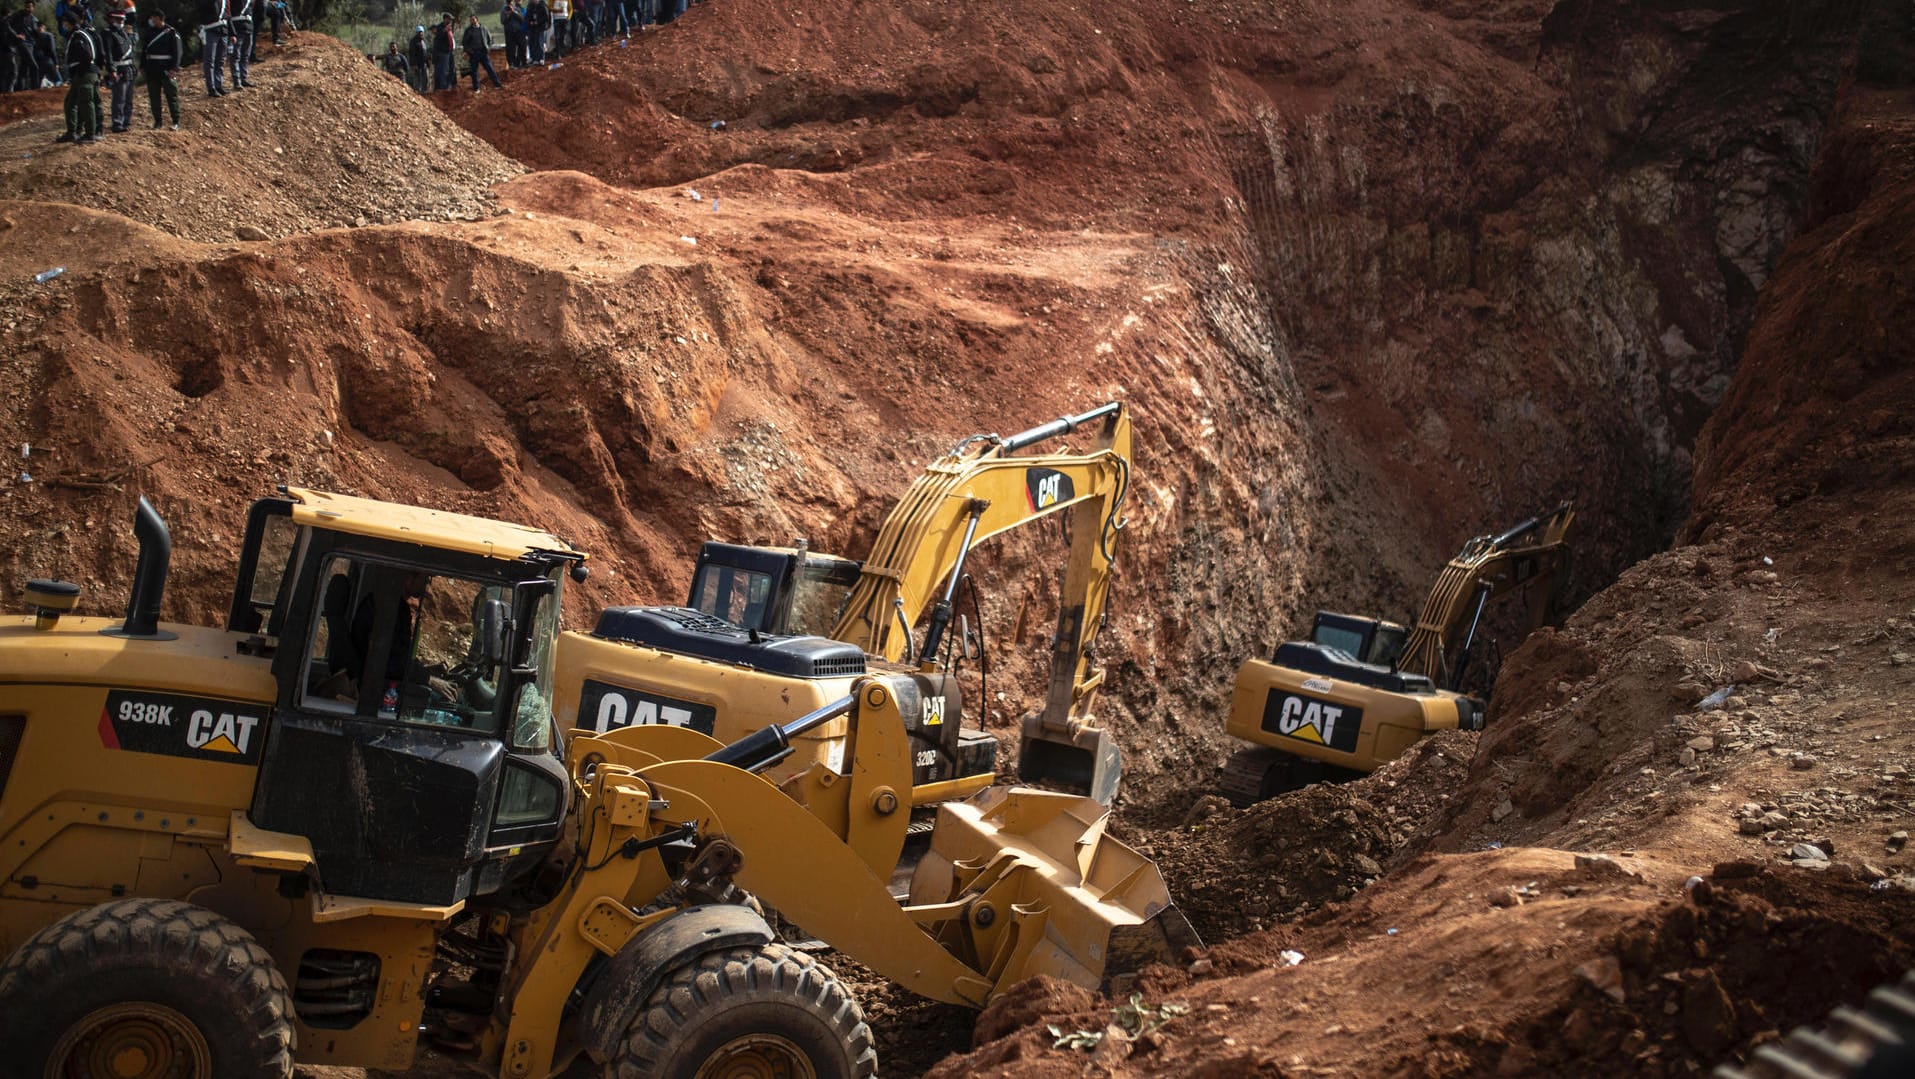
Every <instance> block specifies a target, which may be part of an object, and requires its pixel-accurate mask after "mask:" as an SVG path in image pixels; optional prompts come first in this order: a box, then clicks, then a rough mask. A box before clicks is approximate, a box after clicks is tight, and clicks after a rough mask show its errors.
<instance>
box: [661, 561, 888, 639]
mask: <svg viewBox="0 0 1915 1079" xmlns="http://www.w3.org/2000/svg"><path fill="white" fill-rule="evenodd" d="M863 568H864V564H863V563H861V562H855V561H853V560H851V559H849V558H839V557H838V556H836V555H828V554H819V553H817V552H815V551H811V550H809V549H807V547H806V546H805V541H804V540H799V541H798V544H797V546H795V547H747V546H743V545H740V544H736V543H707V544H705V545H704V546H703V547H700V548H699V549H698V566H697V568H696V569H694V570H693V571H692V588H691V595H690V597H688V598H687V599H686V600H685V606H687V607H690V608H692V609H693V610H697V611H703V612H704V613H705V614H708V615H711V616H712V617H713V618H720V619H723V620H725V621H727V622H730V623H731V624H732V625H734V626H737V627H738V628H740V629H743V630H747V631H752V630H756V631H757V632H759V633H768V634H778V635H791V636H828V635H829V634H830V632H831V628H832V626H834V625H836V624H837V621H838V613H839V612H840V611H841V610H843V609H844V602H845V597H846V596H848V595H850V593H851V586H852V585H855V584H857V583H858V574H859V571H860V570H862V569H863Z"/></svg>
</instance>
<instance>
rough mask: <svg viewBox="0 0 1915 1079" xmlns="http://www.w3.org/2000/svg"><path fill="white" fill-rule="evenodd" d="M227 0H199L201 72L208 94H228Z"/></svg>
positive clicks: (214, 95) (210, 95)
mask: <svg viewBox="0 0 1915 1079" xmlns="http://www.w3.org/2000/svg"><path fill="white" fill-rule="evenodd" d="M226 15H227V8H226V0H199V32H200V50H199V66H200V73H201V74H203V75H205V76H206V96H207V97H224V96H226Z"/></svg>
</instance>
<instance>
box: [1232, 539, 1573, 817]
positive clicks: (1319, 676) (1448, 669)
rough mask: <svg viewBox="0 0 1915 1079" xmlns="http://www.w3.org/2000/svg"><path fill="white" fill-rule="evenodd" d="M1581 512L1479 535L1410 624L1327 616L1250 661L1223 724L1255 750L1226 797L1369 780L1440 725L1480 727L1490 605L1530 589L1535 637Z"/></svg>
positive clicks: (1241, 801) (1237, 800)
mask: <svg viewBox="0 0 1915 1079" xmlns="http://www.w3.org/2000/svg"><path fill="white" fill-rule="evenodd" d="M1574 519H1575V510H1574V509H1573V508H1572V507H1571V506H1570V504H1569V503H1564V504H1563V505H1561V506H1558V507H1557V508H1556V509H1554V510H1552V511H1550V512H1549V513H1547V514H1542V515H1540V516H1537V517H1532V518H1529V519H1528V520H1525V521H1523V522H1521V523H1519V524H1517V525H1516V526H1515V527H1513V528H1510V529H1508V530H1507V531H1505V532H1503V533H1501V534H1499V535H1488V536H1479V537H1476V538H1474V539H1472V540H1470V541H1469V542H1468V543H1466V544H1464V545H1463V549H1462V551H1461V552H1460V553H1458V554H1457V556H1456V557H1455V558H1452V559H1451V560H1450V561H1449V563H1448V564H1447V565H1445V566H1444V567H1443V571H1442V573H1440V574H1439V575H1438V577H1437V580H1436V583H1435V585H1434V586H1433V587H1432V588H1431V589H1430V594H1429V597H1428V598H1427V599H1426V600H1425V601H1424V604H1423V609H1422V611H1421V612H1420V613H1419V614H1418V615H1417V618H1416V622H1415V624H1414V625H1413V626H1411V627H1408V628H1405V627H1404V626H1402V625H1399V624H1397V623H1395V622H1388V621H1384V620H1381V619H1376V618H1366V617H1362V616H1359V615H1349V614H1338V613H1335V612H1331V611H1318V612H1317V615H1316V619H1315V621H1314V623H1313V624H1312V626H1311V634H1310V637H1311V639H1310V640H1308V641H1291V642H1288V643H1286V644H1282V645H1279V646H1278V647H1277V650H1276V653H1275V655H1273V656H1272V657H1271V658H1270V659H1269V660H1262V659H1252V660H1249V661H1247V662H1245V663H1244V665H1243V666H1242V667H1241V668H1239V669H1238V671H1237V678H1236V685H1235V688H1234V690H1233V692H1232V694H1231V701H1230V716H1229V719H1228V720H1227V722H1226V724H1225V731H1226V733H1228V734H1230V735H1231V736H1232V737H1234V738H1237V739H1239V740H1241V741H1245V742H1249V743H1251V747H1250V748H1245V749H1240V750H1238V751H1237V752H1235V753H1233V754H1232V755H1231V756H1230V758H1229V759H1228V760H1227V761H1226V762H1225V764H1224V770H1223V776H1222V779H1221V788H1222V793H1223V794H1224V795H1225V796H1226V797H1228V798H1229V799H1230V800H1231V801H1232V802H1233V803H1234V804H1236V805H1238V806H1246V805H1249V804H1251V803H1252V802H1256V801H1258V800H1260V799H1263V798H1268V797H1270V796H1271V795H1273V794H1277V793H1280V792H1282V791H1285V790H1292V789H1295V788H1297V787H1301V786H1305V785H1307V784H1309V783H1313V782H1316V781H1318V780H1339V779H1351V778H1355V777H1357V776H1362V775H1367V774H1369V773H1370V772H1373V771H1375V770H1376V769H1377V768H1379V767H1381V766H1382V765H1383V764H1385V763H1387V762H1389V761H1392V760H1395V759H1396V758H1397V757H1399V756H1401V755H1402V754H1403V752H1404V751H1405V750H1407V749H1409V747H1410V746H1411V745H1413V744H1415V743H1416V741H1417V740H1418V739H1420V738H1423V737H1425V736H1426V735H1429V734H1433V733H1435V732H1437V731H1442V730H1452V729H1459V728H1460V729H1462V730H1481V729H1482V727H1483V723H1484V719H1485V708H1484V703H1483V696H1487V690H1488V684H1489V682H1490V681H1491V680H1493V678H1494V672H1493V667H1494V656H1495V655H1496V652H1495V649H1494V646H1493V643H1492V644H1491V645H1490V646H1489V647H1487V648H1486V647H1485V646H1484V645H1483V643H1482V639H1481V637H1482V629H1483V615H1484V610H1485V608H1486V607H1487V605H1488V604H1489V602H1490V601H1491V600H1493V599H1499V598H1502V597H1505V596H1509V595H1518V594H1520V595H1523V596H1524V597H1525V598H1526V600H1527V602H1526V604H1525V613H1526V615H1527V616H1528V626H1527V628H1526V629H1525V632H1528V631H1529V630H1533V629H1535V628H1536V627H1537V626H1539V625H1541V624H1543V622H1544V621H1545V620H1547V619H1548V618H1549V617H1550V616H1551V615H1552V614H1553V608H1554V605H1555V604H1556V602H1557V601H1558V600H1559V599H1560V596H1561V592H1562V590H1563V586H1564V585H1565V583H1566V580H1567V577H1568V572H1569V546H1568V542H1567V536H1568V532H1569V527H1570V525H1571V523H1572V522H1573V521H1574ZM1485 668H1488V673H1487V674H1485V673H1481V672H1482V671H1483V670H1484V669H1485ZM1472 676H1473V677H1472ZM1465 685H1471V686H1472V688H1475V687H1476V686H1480V687H1481V688H1480V693H1481V695H1480V696H1479V695H1471V694H1466V693H1462V692H1458V690H1459V689H1461V688H1463V687H1464V686H1465Z"/></svg>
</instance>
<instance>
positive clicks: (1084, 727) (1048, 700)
mask: <svg viewBox="0 0 1915 1079" xmlns="http://www.w3.org/2000/svg"><path fill="white" fill-rule="evenodd" d="M1100 421H1101V423H1100ZM1093 423H1099V424H1100V426H1099V427H1098V433H1097V437H1096V440H1095V442H1094V444H1093V445H1092V447H1091V449H1090V450H1089V451H1088V452H1085V453H1053V454H1039V455H1032V456H1026V457H1013V456H1009V455H1010V454H1012V453H1015V452H1016V451H1018V450H1020V449H1024V448H1025V447H1028V446H1032V445H1035V444H1037V443H1039V442H1043V441H1045V440H1047V439H1051V438H1055V437H1057V436H1058V435H1061V434H1065V433H1067V432H1069V431H1073V430H1076V429H1078V428H1080V427H1084V426H1087V425H1090V424H1093ZM1130 439H1131V436H1130V416H1129V413H1128V412H1127V411H1126V410H1125V408H1124V405H1123V404H1122V403H1121V402H1117V401H1113V402H1110V403H1109V404H1105V405H1102V406H1100V407H1098V408H1095V409H1092V410H1090V411H1088V412H1085V413H1082V414H1080V415H1076V416H1064V417H1061V418H1059V419H1056V420H1053V421H1051V422H1049V423H1046V424H1043V425H1041V426H1038V427H1033V428H1031V429H1030V430H1028V431H1024V432H1021V433H1019V434H1015V435H1011V436H1009V437H999V436H997V435H973V436H972V437H970V438H967V439H965V440H964V441H962V442H959V443H958V444H957V445H956V446H955V447H953V448H952V450H951V452H950V453H948V454H946V455H945V456H944V457H942V458H940V459H939V460H937V461H934V462H932V464H931V465H930V466H929V467H928V468H926V469H925V470H924V473H923V475H921V476H919V477H918V479H917V480H916V482H914V483H913V484H912V485H911V489H910V490H909V491H907V492H906V493H905V496H904V497H903V498H901V499H899V500H898V504H897V506H896V507H895V508H894V509H893V510H892V511H891V514H890V516H889V517H887V518H885V521H884V524H883V525H882V526H881V527H880V528H879V530H878V538H877V541H876V542H875V543H873V544H872V547H871V555H870V557H869V558H867V559H866V560H865V562H864V567H863V570H862V572H861V573H860V575H859V578H858V582H857V584H856V585H855V586H853V588H852V590H851V594H850V596H849V597H848V598H847V600H846V603H845V608H844V613H843V615H842V616H841V617H840V618H839V620H838V625H837V627H836V628H835V629H834V630H833V631H832V634H831V635H832V636H833V637H835V638H837V639H838V640H841V641H846V642H850V643H853V644H856V645H858V646H860V647H862V648H863V649H864V650H865V651H866V652H869V653H871V654H873V655H877V656H882V657H884V658H885V659H888V660H899V659H903V660H906V661H912V662H916V663H918V664H919V665H920V666H921V667H922V668H924V669H926V670H930V669H934V668H935V667H936V666H937V662H938V658H937V650H938V645H939V643H940V641H941V640H942V639H943V634H944V631H945V627H946V625H947V624H948V622H949V620H950V617H951V596H952V593H953V592H954V591H955V587H956V583H957V579H958V577H959V575H960V574H961V573H962V572H963V567H964V560H965V558H966V557H967V556H968V555H969V553H970V551H971V549H972V548H973V547H974V546H975V545H976V544H978V543H980V542H982V541H984V540H986V539H989V538H990V537H992V536H995V535H997V534H999V533H1001V532H1005V531H1008V530H1010V529H1012V528H1016V527H1017V526H1019V525H1023V524H1027V523H1029V522H1032V521H1035V520H1039V519H1041V518H1045V517H1049V516H1052V515H1054V514H1060V513H1061V514H1066V515H1068V516H1067V521H1068V529H1067V531H1068V534H1069V535H1070V537H1071V550H1070V560H1069V563H1068V564H1067V566H1066V568H1065V573H1064V587H1063V595H1062V601H1061V607H1060V610H1059V612H1058V623H1057V632H1056V634H1055V636H1054V637H1053V641H1052V651H1051V679H1050V687H1049V690H1048V692H1047V693H1046V694H1045V702H1044V706H1043V708H1042V709H1041V710H1040V711H1038V712H1036V713H1033V714H1032V715H1029V716H1026V717H1025V719H1024V722H1023V730H1022V742H1021V745H1020V750H1019V755H1018V761H1019V765H1018V770H1019V774H1020V775H1021V776H1022V777H1023V778H1024V779H1025V780H1027V781H1033V782H1035V781H1040V780H1049V781H1053V782H1058V783H1063V784H1068V785H1070V786H1073V787H1078V788H1081V789H1086V790H1088V791H1089V792H1090V794H1091V796H1092V797H1093V798H1096V799H1097V800H1098V801H1099V802H1102V803H1104V804H1109V802H1110V800H1111V798H1112V797H1113V796H1114V795H1115V793H1116V788H1117V782H1118V779H1119V777H1120V776H1121V774H1122V762H1121V759H1120V757H1119V754H1118V751H1117V746H1116V743H1115V742H1113V741H1112V740H1111V739H1110V737H1109V736H1108V735H1107V734H1105V733H1104V732H1103V731H1102V730H1100V729H1098V728H1097V727H1096V726H1095V725H1094V723H1093V721H1092V719H1091V715H1090V710H1091V704H1092V702H1093V699H1094V696H1095V694H1096V691H1097V687H1098V685H1099V684H1100V683H1101V682H1102V680H1103V672H1101V671H1096V672H1093V671H1092V670H1091V669H1090V660H1091V646H1092V643H1093V642H1094V641H1095V640H1096V637H1097V634H1098V632H1099V631H1100V630H1101V629H1102V628H1103V625H1104V614H1105V611H1106V610H1107V608H1108V605H1109V602H1110V587H1111V575H1112V563H1113V561H1114V559H1115V558H1116V544H1117V537H1118V533H1119V532H1120V531H1122V529H1123V527H1124V518H1123V516H1122V510H1123V504H1124V498H1125V495H1126V493H1127V492H1128V490H1129V486H1130ZM940 582H945V584H946V588H945V591H944V592H943V594H942V598H938V595H939V594H938V592H937V587H938V584H939V583H940ZM934 598H936V599H937V603H936V607H935V609H934V610H933V612H932V615H931V620H930V624H929V626H928V628H927V630H926V632H925V634H924V637H923V638H922V639H921V640H917V641H914V640H913V638H912V627H913V626H915V625H916V624H917V621H918V618H919V616H920V615H921V614H923V612H924V610H925V608H926V606H927V605H930V604H931V603H932V601H933V599H934Z"/></svg>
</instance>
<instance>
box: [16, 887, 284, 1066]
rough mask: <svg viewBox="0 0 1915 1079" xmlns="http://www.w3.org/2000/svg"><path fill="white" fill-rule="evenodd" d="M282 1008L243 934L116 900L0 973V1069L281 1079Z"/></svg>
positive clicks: (62, 927) (153, 902)
mask: <svg viewBox="0 0 1915 1079" xmlns="http://www.w3.org/2000/svg"><path fill="white" fill-rule="evenodd" d="M293 1037H294V1034H293V1000H292V994H291V993H290V992H288V991H287V989H286V979H285V978H284V977H282V976H281V975H280V973H279V970H278V968H276V967H275V966H274V965H273V957H272V956H270V955H268V954H266V949H264V948H261V947H260V946H259V942H258V941H257V940H255V939H253V935H252V934H251V933H248V932H246V931H245V930H244V929H241V928H240V927H239V926H237V925H234V924H233V923H232V922H229V921H227V920H226V919H225V918H222V917H220V916H219V915H217V914H214V913H213V912H212V911H210V910H206V909H204V908H202V907H195V906H192V905H190V904H187V903H180V902H177V901H174V900H170V899H124V900H120V901H118V902H113V903H102V904H101V905H99V906H97V907H93V908H91V909H88V910H83V911H80V912H78V913H75V914H70V915H68V916H66V917H65V918H62V919H60V920H59V921H57V922H54V923H53V924H52V925H49V926H47V927H46V928H44V929H42V930H40V931H39V932H38V933H35V934H34V935H33V936H31V937H29V938H27V941H26V943H25V944H22V945H21V946H20V948H19V950H18V951H15V952H14V953H13V955H12V956H11V957H9V958H8V959H7V961H6V963H5V964H3V965H0V1071H5V1070H6V1069H7V1068H18V1069H19V1070H18V1071H17V1072H14V1071H8V1072H7V1074H9V1075H14V1074H18V1075H23V1076H46V1077H49V1079H50V1077H56V1076H57V1077H60V1079H67V1077H69V1076H98V1077H111V1079H122V1077H126V1079H132V1077H138V1079H161V1077H164V1079H175V1077H178V1079H228V1077H229V1076H230V1077H233V1079H285V1077H286V1076H290V1075H291V1074H292V1071H293Z"/></svg>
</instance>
